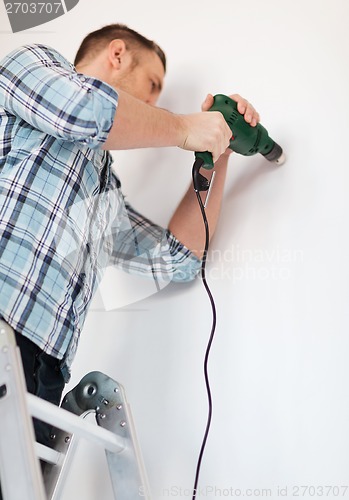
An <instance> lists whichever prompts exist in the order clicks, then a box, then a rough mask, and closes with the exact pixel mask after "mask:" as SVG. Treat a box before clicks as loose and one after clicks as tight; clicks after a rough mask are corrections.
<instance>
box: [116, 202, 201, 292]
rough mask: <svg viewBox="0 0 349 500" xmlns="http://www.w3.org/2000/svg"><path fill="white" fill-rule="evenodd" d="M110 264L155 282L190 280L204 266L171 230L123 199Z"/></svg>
mask: <svg viewBox="0 0 349 500" xmlns="http://www.w3.org/2000/svg"><path fill="white" fill-rule="evenodd" d="M113 243H114V247H113V252H112V259H111V264H112V265H116V266H117V267H119V268H121V269H123V270H124V271H126V272H129V273H132V274H138V275H144V276H147V277H149V278H152V279H154V280H155V281H156V282H160V283H164V282H169V281H175V282H188V281H191V280H193V279H194V278H195V277H196V275H197V274H198V272H199V271H200V269H201V260H200V259H199V258H198V257H196V256H195V255H194V254H193V253H192V252H191V251H190V250H189V249H188V248H186V247H185V246H184V245H183V244H182V243H181V242H180V241H178V239H177V238H176V237H175V236H174V235H173V234H172V233H171V231H169V230H168V229H165V228H163V227H161V226H158V225H157V224H154V223H153V222H152V221H150V220H149V219H147V218H145V217H144V216H142V215H141V214H140V213H138V212H137V211H136V210H135V209H134V208H133V207H132V206H131V205H130V204H129V203H127V202H125V203H124V214H123V217H122V220H121V223H120V226H119V228H118V231H116V232H115V233H114V238H113Z"/></svg>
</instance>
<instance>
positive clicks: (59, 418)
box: [0, 320, 150, 500]
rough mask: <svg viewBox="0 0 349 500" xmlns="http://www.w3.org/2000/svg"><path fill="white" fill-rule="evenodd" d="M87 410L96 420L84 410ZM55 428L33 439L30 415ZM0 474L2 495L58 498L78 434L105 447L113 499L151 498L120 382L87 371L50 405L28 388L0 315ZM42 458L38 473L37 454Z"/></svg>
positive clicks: (13, 499)
mask: <svg viewBox="0 0 349 500" xmlns="http://www.w3.org/2000/svg"><path fill="white" fill-rule="evenodd" d="M91 413H94V414H95V417H96V422H97V424H98V425H94V424H93V423H90V422H88V421H86V420H84V418H85V417H86V416H87V415H89V414H91ZM31 417H35V418H37V419H39V420H42V421H44V422H47V423H49V424H50V425H52V426H53V427H54V428H55V430H54V432H53V434H52V436H51V437H52V448H49V447H46V446H43V445H41V444H39V443H37V442H36V440H35V435H34V427H33V423H32V418H31ZM0 422H1V431H0V476H1V488H2V494H3V500H24V499H26V500H59V499H62V500H64V495H63V493H64V483H65V479H66V477H67V474H68V471H69V464H71V461H72V459H73V458H74V454H75V451H76V449H77V444H78V441H79V439H80V438H84V439H87V440H89V441H92V442H94V443H98V444H100V445H102V446H103V447H104V448H105V452H106V457H107V463H108V468H109V474H110V478H111V483H112V489H113V493H114V498H115V500H135V499H137V498H140V497H142V498H144V499H145V500H150V493H149V486H148V482H147V478H146V474H145V469H144V465H143V460H142V456H141V452H140V448H139V445H138V441H137V437H136V432H135V427H134V424H133V420H132V415H131V411H130V408H129V405H128V403H127V401H126V397H125V392H124V389H123V387H122V385H121V384H119V383H118V382H116V381H115V380H113V379H111V378H110V377H108V376H107V375H104V374H103V373H101V372H90V373H88V374H87V375H86V376H85V377H84V378H83V379H82V380H81V382H80V383H79V384H78V385H77V386H76V387H75V388H74V389H73V390H71V391H70V392H69V393H68V394H66V395H65V397H64V398H63V402H62V405H61V407H57V406H55V405H53V404H51V403H48V402H47V401H44V400H42V399H40V398H38V397H36V396H33V395H32V394H29V393H27V389H26V384H25V378H24V372H23V367H22V361H21V356H20V352H19V348H18V347H17V345H16V340H15V335H14V332H13V330H12V328H11V327H10V326H9V325H8V324H7V323H5V322H4V321H2V320H0ZM39 460H41V461H42V463H44V468H43V473H42V472H41V467H40V462H39Z"/></svg>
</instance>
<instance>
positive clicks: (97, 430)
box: [27, 393, 125, 453]
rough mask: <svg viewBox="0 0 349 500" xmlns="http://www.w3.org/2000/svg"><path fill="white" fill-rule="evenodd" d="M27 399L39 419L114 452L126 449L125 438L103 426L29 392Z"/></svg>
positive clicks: (33, 414) (32, 413) (33, 413)
mask: <svg viewBox="0 0 349 500" xmlns="http://www.w3.org/2000/svg"><path fill="white" fill-rule="evenodd" d="M27 401H28V406H29V412H30V413H31V415H32V416H33V417H36V418H38V419H39V420H43V421H44V422H48V423H50V424H52V425H53V426H54V427H58V429H62V430H67V429H69V433H71V434H74V435H75V436H76V437H78V438H84V439H87V440H89V441H92V442H93V443H97V444H99V445H102V446H103V447H104V448H105V449H106V450H109V451H111V452H112V453H120V452H121V451H123V450H124V449H125V442H124V439H123V438H121V437H119V436H117V435H116V434H114V433H112V432H110V431H108V430H106V429H103V428H102V427H99V426H97V425H94V424H91V423H90V422H87V421H86V420H84V419H82V418H81V417H78V416H76V415H74V414H73V413H70V412H69V411H67V410H64V409H63V408H59V407H58V406H54V405H53V404H51V403H48V402H47V401H45V400H43V399H40V398H38V397H37V396H33V394H30V393H27Z"/></svg>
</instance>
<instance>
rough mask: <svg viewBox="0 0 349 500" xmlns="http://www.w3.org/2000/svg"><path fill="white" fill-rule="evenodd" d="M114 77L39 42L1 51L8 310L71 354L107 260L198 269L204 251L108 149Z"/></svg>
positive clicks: (59, 351) (0, 201)
mask: <svg viewBox="0 0 349 500" xmlns="http://www.w3.org/2000/svg"><path fill="white" fill-rule="evenodd" d="M117 104H118V95H117V93H116V91H115V90H114V89H113V88H112V87H111V86H109V85H108V84H106V83H104V82H102V81H100V80H97V79H95V78H91V77H87V76H84V75H83V74H80V73H77V72H76V70H75V68H74V66H73V65H71V64H70V63H69V62H68V61H67V60H66V59H65V58H64V57H63V56H62V55H60V54H59V53H58V52H57V51H55V50H54V49H52V48H50V47H47V46H44V45H40V44H32V45H26V46H23V47H20V48H18V49H16V50H14V51H12V52H11V53H10V54H9V55H8V56H6V57H5V58H4V59H3V60H2V61H1V63H0V314H1V315H2V316H3V318H4V319H5V321H7V322H8V323H9V324H10V325H11V326H12V327H13V328H14V329H15V330H17V331H18V332H20V333H22V334H23V335H25V336H26V337H28V338H29V339H30V340H31V341H33V342H34V343H35V344H37V345H38V346H39V347H40V348H41V349H43V350H44V351H45V352H46V353H47V354H50V355H52V356H54V357H56V358H57V359H60V360H62V362H61V366H62V372H63V374H64V375H65V378H66V380H67V381H68V380H69V376H70V375H69V374H70V366H71V362H72V360H73V358H74V355H75V352H76V348H77V345H78V340H79V336H80V332H81V329H82V326H83V324H84V320H85V317H86V313H87V310H88V306H89V304H90V302H91V299H92V297H93V294H94V292H95V291H96V288H97V286H98V283H99V281H100V279H101V277H102V274H103V271H104V270H105V268H106V267H107V266H110V265H117V266H118V267H121V268H123V269H125V270H126V271H128V272H134V273H137V274H144V275H148V276H150V277H152V278H153V279H156V280H161V281H163V280H175V281H189V280H190V279H193V278H194V277H195V276H196V274H197V272H198V271H199V269H200V265H201V262H200V260H199V259H198V258H196V257H195V255H193V254H192V253H191V252H190V251H189V250H188V249H187V248H185V247H184V246H183V245H182V244H181V243H180V242H179V241H178V240H177V239H176V238H175V237H174V236H173V235H172V234H171V233H170V232H169V230H166V229H164V228H162V227H160V226H157V225H156V224H154V223H152V222H151V221H149V220H148V219H146V218H144V217H143V216H141V215H140V214H139V213H138V212H136V211H135V210H134V209H133V208H132V207H131V206H130V205H129V204H128V203H127V202H126V201H125V199H124V197H123V195H122V192H121V189H120V182H119V180H118V179H117V177H116V176H115V174H114V173H113V171H112V168H111V166H112V163H113V160H112V157H111V155H110V153H109V152H108V151H104V150H103V149H101V146H102V144H103V142H104V141H105V140H106V138H107V136H108V132H109V130H110V128H111V126H112V123H113V120H114V115H115V112H116V109H117Z"/></svg>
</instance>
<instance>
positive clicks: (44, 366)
mask: <svg viewBox="0 0 349 500" xmlns="http://www.w3.org/2000/svg"><path fill="white" fill-rule="evenodd" d="M15 334H16V342H17V345H18V347H19V349H20V352H21V356H22V363H23V369H24V375H25V380H26V384H27V390H28V392H30V393H31V394H35V395H36V396H38V397H39V398H42V399H45V400H46V401H49V402H50V403H53V404H55V405H59V403H60V401H61V397H62V392H63V389H64V385H65V383H64V379H63V375H62V373H61V371H60V368H59V360H57V359H56V358H54V357H53V356H49V355H48V354H46V353H44V352H43V351H42V350H41V349H40V348H39V347H38V346H37V345H35V344H34V343H33V342H31V341H30V340H29V339H27V337H24V336H23V335H20V334H19V333H17V332H15ZM33 423H34V430H35V435H36V439H37V441H38V442H39V443H41V444H44V445H46V446H50V441H51V439H50V435H51V426H50V425H48V424H46V423H44V422H40V421H39V420H37V419H33ZM14 467H15V464H14ZM0 500H2V494H1V488H0Z"/></svg>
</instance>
